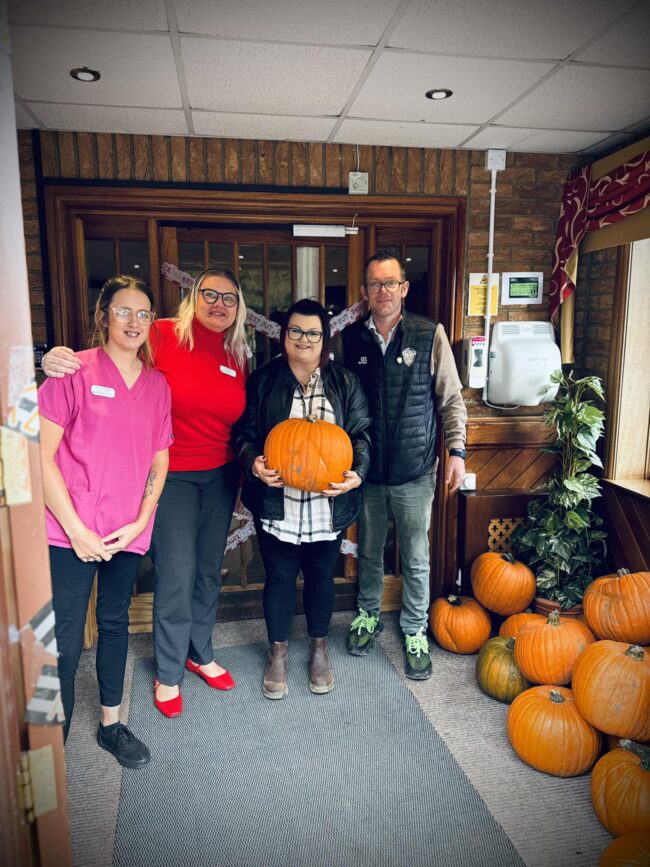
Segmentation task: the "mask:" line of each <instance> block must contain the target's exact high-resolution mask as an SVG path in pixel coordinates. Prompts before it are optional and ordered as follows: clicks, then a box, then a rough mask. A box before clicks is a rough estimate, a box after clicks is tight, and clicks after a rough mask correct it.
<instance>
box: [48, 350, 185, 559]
mask: <svg viewBox="0 0 650 867" xmlns="http://www.w3.org/2000/svg"><path fill="white" fill-rule="evenodd" d="M77 357H78V358H79V360H80V361H81V369H80V370H78V371H77V373H75V374H73V375H72V376H65V377H63V379H48V380H47V381H46V382H44V383H43V385H42V386H41V387H40V388H39V390H38V404H39V412H40V414H41V415H42V416H44V417H45V418H48V419H49V420H50V421H52V422H54V424H57V425H59V426H60V427H62V428H63V429H64V434H63V438H62V440H61V444H60V445H59V448H58V450H57V453H56V455H55V457H54V460H55V462H56V465H57V466H58V468H59V470H60V471H61V475H62V476H63V480H64V482H65V484H66V487H67V489H68V493H69V494H70V499H71V500H72V505H73V506H74V508H75V511H76V512H77V514H78V515H79V518H80V519H81V520H82V521H83V523H84V524H85V525H86V527H88V528H89V529H90V530H93V531H94V532H95V533H97V535H98V536H100V537H102V538H103V537H104V536H106V535H108V533H110V532H112V531H113V530H118V529H119V528H120V527H123V526H124V525H125V524H130V523H131V522H132V521H135V520H136V518H137V517H138V513H139V511H140V505H141V503H142V497H143V494H144V489H145V483H146V481H147V476H148V475H149V470H150V469H151V464H152V462H153V458H154V455H155V454H156V452H160V451H163V450H164V449H167V448H169V446H170V445H171V442H172V428H171V394H170V391H169V386H168V385H167V383H166V381H165V378H164V376H163V375H162V374H161V373H158V371H157V370H153V369H152V368H147V367H146V366H145V365H143V366H142V372H141V373H140V376H139V377H138V379H137V380H136V382H135V383H134V385H133V386H132V387H131V389H129V388H127V386H126V383H125V382H124V380H123V379H122V375H121V374H120V372H119V370H118V369H117V367H116V366H115V364H114V362H113V361H112V359H111V358H110V357H109V356H108V355H107V354H106V352H104V350H103V349H101V348H100V349H87V350H85V351H83V352H78V353H77ZM153 520H154V515H152V516H151V519H150V520H149V523H148V524H147V527H146V529H145V530H144V532H143V533H141V534H140V535H139V536H138V537H137V538H136V539H134V540H133V542H131V544H130V545H129V546H128V548H126V549H125V550H126V551H131V552H133V553H136V554H145V553H146V552H147V550H148V549H149V543H150V541H151V532H152V529H153ZM46 526H47V538H48V541H49V543H50V545H55V546H57V547H60V548H71V547H72V546H71V544H70V540H69V539H68V537H67V536H66V534H65V532H64V530H63V527H62V526H61V525H60V524H59V522H58V521H57V520H56V518H55V517H54V515H53V514H52V513H51V512H50V511H49V509H46Z"/></svg>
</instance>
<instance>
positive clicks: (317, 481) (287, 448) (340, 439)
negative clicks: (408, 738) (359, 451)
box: [264, 415, 352, 494]
mask: <svg viewBox="0 0 650 867" xmlns="http://www.w3.org/2000/svg"><path fill="white" fill-rule="evenodd" d="M264 454H265V455H266V466H267V467H268V469H270V470H278V471H279V472H280V476H281V478H282V481H283V482H284V484H285V485H288V486H289V487H291V488H299V489H300V490H301V491H312V492H313V493H317V494H318V493H320V492H321V491H326V490H327V488H328V486H329V483H330V482H343V481H345V479H344V477H343V473H344V472H345V471H346V470H349V469H350V468H351V467H352V442H351V440H350V437H349V436H348V435H347V433H346V432H345V431H344V430H343V428H342V427H339V426H338V425H336V424H332V423H331V422H329V421H324V420H323V419H320V418H316V416H313V415H308V416H307V417H306V418H288V419H286V420H285V421H281V422H280V423H279V424H276V426H275V427H274V428H273V429H272V430H271V431H270V432H269V434H268V436H267V438H266V442H265V443H264Z"/></svg>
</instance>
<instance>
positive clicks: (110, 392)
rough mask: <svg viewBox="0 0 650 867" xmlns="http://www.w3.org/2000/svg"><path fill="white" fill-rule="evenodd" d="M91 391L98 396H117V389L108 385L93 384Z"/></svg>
mask: <svg viewBox="0 0 650 867" xmlns="http://www.w3.org/2000/svg"><path fill="white" fill-rule="evenodd" d="M90 393H91V394H95V395H97V397H115V389H114V388H109V386H107V385H91V386H90Z"/></svg>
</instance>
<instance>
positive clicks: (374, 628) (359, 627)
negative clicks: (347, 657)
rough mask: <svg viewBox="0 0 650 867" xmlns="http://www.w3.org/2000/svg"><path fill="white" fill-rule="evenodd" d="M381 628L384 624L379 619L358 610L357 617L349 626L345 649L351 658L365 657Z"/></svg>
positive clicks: (361, 609)
mask: <svg viewBox="0 0 650 867" xmlns="http://www.w3.org/2000/svg"><path fill="white" fill-rule="evenodd" d="M383 628H384V624H383V623H382V622H381V621H380V619H379V617H375V615H374V614H368V612H367V611H364V610H363V608H360V609H359V615H358V617H355V618H354V620H353V621H352V623H351V624H350V631H349V632H348V637H347V639H346V641H345V649H346V650H347V652H348V653H351V654H352V656H365V655H366V653H368V651H369V650H370V648H371V647H372V645H373V644H374V643H375V640H376V638H377V636H378V635H379V633H380V632H381V631H382V629H383Z"/></svg>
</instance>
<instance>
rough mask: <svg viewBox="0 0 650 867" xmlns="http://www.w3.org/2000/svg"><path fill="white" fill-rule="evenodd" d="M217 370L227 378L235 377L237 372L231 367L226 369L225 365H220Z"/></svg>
mask: <svg viewBox="0 0 650 867" xmlns="http://www.w3.org/2000/svg"><path fill="white" fill-rule="evenodd" d="M219 370H220V371H221V372H222V373H225V374H226V375H227V376H237V371H236V370H233V369H232V367H226V365H225V364H220V365H219Z"/></svg>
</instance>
